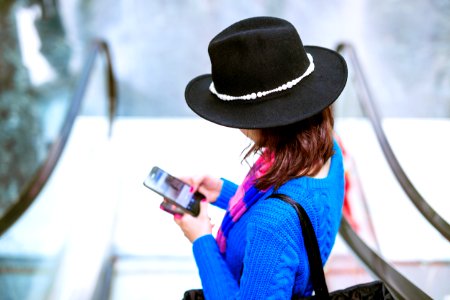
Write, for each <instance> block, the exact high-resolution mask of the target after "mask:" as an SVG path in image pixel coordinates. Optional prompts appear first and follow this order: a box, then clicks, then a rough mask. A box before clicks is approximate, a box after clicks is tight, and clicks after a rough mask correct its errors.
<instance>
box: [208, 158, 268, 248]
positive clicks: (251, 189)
mask: <svg viewBox="0 0 450 300" xmlns="http://www.w3.org/2000/svg"><path fill="white" fill-rule="evenodd" d="M265 157H266V155H264V154H263V155H261V156H260V157H259V158H258V160H257V161H256V162H255V164H254V165H253V166H252V168H251V169H250V171H249V172H248V174H247V176H246V177H245V179H244V181H243V182H242V184H241V185H240V186H239V187H238V189H237V191H236V193H235V194H234V196H233V197H231V199H230V202H229V204H228V209H227V212H226V213H225V216H224V218H223V221H222V225H221V226H220V228H219V231H218V233H217V237H216V241H217V245H219V250H220V252H221V253H222V254H223V253H225V250H226V247H227V238H228V234H229V232H230V231H231V229H232V228H233V226H234V224H236V222H237V221H238V220H239V219H240V217H241V216H242V215H243V214H244V213H245V212H246V211H247V210H248V209H249V208H250V207H251V206H252V205H253V204H255V203H256V202H257V201H258V200H259V199H260V198H261V197H262V196H263V195H264V194H265V192H266V191H267V190H264V191H261V190H258V189H257V188H256V187H255V186H254V184H255V182H256V180H257V179H258V178H260V177H261V176H263V175H264V174H265V173H266V172H267V170H268V169H269V167H270V166H271V164H272V161H273V160H272V159H265Z"/></svg>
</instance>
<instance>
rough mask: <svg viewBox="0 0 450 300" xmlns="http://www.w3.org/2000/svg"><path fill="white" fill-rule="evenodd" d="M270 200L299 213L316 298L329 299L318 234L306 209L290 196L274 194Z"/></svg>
mask: <svg viewBox="0 0 450 300" xmlns="http://www.w3.org/2000/svg"><path fill="white" fill-rule="evenodd" d="M268 198H277V199H280V200H282V201H284V202H286V203H288V204H290V205H291V206H292V207H293V208H294V209H295V211H296V212H297V215H298V218H299V220H300V225H301V227H302V235H303V240H304V243H305V247H306V253H307V256H308V262H309V272H310V274H311V281H312V285H313V288H314V292H315V296H316V297H317V298H319V299H328V298H329V293H328V288H327V283H326V281H325V274H324V273H323V266H322V259H321V258H320V250H319V245H318V243H317V238H316V234H315V233H314V228H313V226H312V224H311V220H310V219H309V217H308V214H307V213H306V211H305V209H304V208H303V207H302V206H301V205H300V204H299V203H297V202H295V201H294V200H292V199H291V198H290V197H289V196H287V195H284V194H278V193H274V194H272V195H271V196H269V197H268Z"/></svg>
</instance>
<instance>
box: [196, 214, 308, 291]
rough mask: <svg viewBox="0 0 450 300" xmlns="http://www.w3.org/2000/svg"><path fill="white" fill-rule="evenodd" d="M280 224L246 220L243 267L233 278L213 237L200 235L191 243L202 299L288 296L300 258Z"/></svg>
mask: <svg viewBox="0 0 450 300" xmlns="http://www.w3.org/2000/svg"><path fill="white" fill-rule="evenodd" d="M280 226H284V225H283V224H276V223H275V222H274V223H273V224H269V226H267V224H260V223H259V222H254V223H249V224H248V226H247V231H248V234H247V238H246V242H245V245H246V246H245V254H244V262H243V265H244V267H243V271H242V275H241V277H240V278H238V279H236V278H235V277H234V276H233V275H232V273H231V271H230V270H229V268H228V266H227V263H226V262H225V260H224V258H223V257H222V255H221V254H220V252H219V249H218V246H217V243H216V241H215V239H214V238H213V237H212V236H211V235H208V236H204V237H201V238H199V239H197V240H196V241H195V242H194V245H193V251H194V257H195V260H196V263H197V266H198V269H199V273H200V278H201V280H202V285H203V290H204V293H205V296H206V299H213V300H214V299H290V298H291V296H292V289H293V286H294V280H295V275H296V272H297V271H298V269H297V267H298V265H299V261H300V259H299V258H298V254H297V252H296V251H295V250H294V248H293V247H292V243H290V242H289V238H286V237H285V236H284V234H282V235H280V231H281V229H280Z"/></svg>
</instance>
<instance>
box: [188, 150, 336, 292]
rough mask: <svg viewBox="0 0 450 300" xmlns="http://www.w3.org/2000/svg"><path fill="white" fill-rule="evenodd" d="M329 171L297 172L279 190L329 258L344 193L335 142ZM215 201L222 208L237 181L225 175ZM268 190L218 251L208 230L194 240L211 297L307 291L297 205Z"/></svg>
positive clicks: (323, 259)
mask: <svg viewBox="0 0 450 300" xmlns="http://www.w3.org/2000/svg"><path fill="white" fill-rule="evenodd" d="M334 150H335V154H334V155H333V157H332V158H331V165H330V170H329V173H328V176H327V177H326V178H323V179H315V178H310V177H300V178H296V179H293V180H290V181H288V182H287V183H285V184H284V185H283V186H281V187H280V188H279V189H278V191H277V192H279V193H283V194H286V195H288V196H289V197H291V198H292V199H294V200H295V201H297V202H299V203H300V204H301V205H302V206H303V208H304V209H305V211H306V212H307V214H308V216H309V218H310V219H311V222H312V225H313V227H314V231H315V233H316V236H317V240H318V244H319V249H320V252H321V257H322V262H323V263H325V262H326V260H327V259H328V257H329V255H330V252H331V249H332V247H333V245H334V241H335V238H336V235H337V232H338V229H339V223H340V219H341V212H342V205H343V198H344V170H343V165H342V154H341V151H340V149H339V147H338V145H337V144H336V143H335V144H334ZM223 181H224V183H223V188H222V191H221V194H220V196H219V198H218V199H217V203H216V204H217V205H218V206H219V207H225V203H227V201H229V199H230V198H231V196H230V195H232V194H233V191H234V192H236V189H237V185H235V184H233V183H231V182H230V181H227V180H225V179H223ZM272 193H273V190H272V189H269V190H268V191H267V192H266V193H265V194H264V195H263V196H262V197H261V199H260V200H259V201H257V203H255V204H254V205H253V206H251V207H250V208H249V209H248V210H247V211H246V212H245V214H243V215H242V216H241V218H240V219H239V220H238V222H236V224H234V226H233V228H232V229H231V230H230V232H229V233H228V238H227V248H226V252H225V253H224V254H221V253H220V251H219V247H218V245H217V243H216V240H215V239H214V237H213V236H212V235H206V236H203V237H201V238H199V239H197V240H195V242H194V244H193V252H194V257H195V260H196V263H197V266H198V269H199V274H200V278H201V281H202V285H203V290H204V293H205V296H206V299H208V300H211V299H212V300H214V299H291V297H292V293H294V294H298V295H303V296H307V295H311V293H312V288H311V283H310V280H309V266H308V260H307V256H306V250H305V246H304V243H303V238H302V234H301V227H300V223H299V220H298V216H297V214H296V212H295V210H294V209H293V208H292V207H291V206H290V205H289V204H287V203H285V202H283V201H282V200H279V199H273V198H268V197H269V196H270V195H271V194H272Z"/></svg>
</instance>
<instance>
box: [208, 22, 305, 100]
mask: <svg viewBox="0 0 450 300" xmlns="http://www.w3.org/2000/svg"><path fill="white" fill-rule="evenodd" d="M208 52H209V56H210V59H211V68H212V69H211V73H212V79H213V82H214V85H215V88H216V90H217V91H218V92H219V93H223V94H228V95H233V96H240V95H245V94H250V93H255V92H258V91H265V90H271V89H273V88H276V87H278V86H280V85H282V84H284V83H286V82H288V81H291V80H293V79H295V78H297V77H299V76H301V75H302V74H303V73H304V72H305V71H306V69H307V68H308V66H309V64H310V62H309V60H308V57H307V55H306V51H305V49H304V47H303V43H302V41H301V39H300V36H299V34H298V33H297V30H296V29H295V27H294V26H293V25H292V24H291V23H289V22H288V21H286V20H283V19H278V18H272V17H257V18H250V19H245V20H242V21H240V22H237V23H235V24H233V25H232V26H230V27H228V28H227V29H225V30H224V31H222V32H220V33H219V34H218V35H216V37H214V38H213V39H212V41H211V42H210V44H209V47H208Z"/></svg>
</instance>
